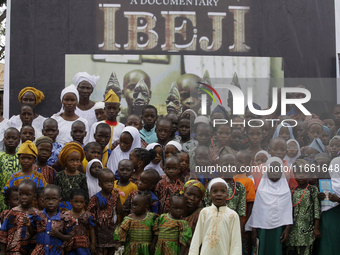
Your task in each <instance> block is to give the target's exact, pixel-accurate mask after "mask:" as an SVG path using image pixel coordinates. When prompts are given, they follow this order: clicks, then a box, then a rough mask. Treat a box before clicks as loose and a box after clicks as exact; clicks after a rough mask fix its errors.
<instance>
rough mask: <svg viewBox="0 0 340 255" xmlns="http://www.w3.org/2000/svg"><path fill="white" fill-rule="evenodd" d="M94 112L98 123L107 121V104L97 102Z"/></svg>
mask: <svg viewBox="0 0 340 255" xmlns="http://www.w3.org/2000/svg"><path fill="white" fill-rule="evenodd" d="M93 109H94V112H95V114H96V119H97V121H103V120H106V113H105V110H104V109H105V103H104V102H97V103H95V104H94V107H93Z"/></svg>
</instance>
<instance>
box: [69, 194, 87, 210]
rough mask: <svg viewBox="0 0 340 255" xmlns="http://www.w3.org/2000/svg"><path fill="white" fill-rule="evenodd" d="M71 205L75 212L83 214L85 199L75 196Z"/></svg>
mask: <svg viewBox="0 0 340 255" xmlns="http://www.w3.org/2000/svg"><path fill="white" fill-rule="evenodd" d="M70 203H71V205H72V209H73V211H74V212H81V211H82V210H83V209H84V207H85V197H83V196H80V195H77V196H74V197H73V198H72V199H71V201H70Z"/></svg>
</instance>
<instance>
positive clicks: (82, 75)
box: [73, 72, 100, 88]
mask: <svg viewBox="0 0 340 255" xmlns="http://www.w3.org/2000/svg"><path fill="white" fill-rule="evenodd" d="M99 80H100V77H99V76H95V75H89V74H88V73H87V72H79V73H77V74H76V75H75V76H74V77H73V81H74V83H75V84H76V85H77V87H78V86H79V83H81V82H82V81H87V82H88V83H90V84H91V86H92V88H95V87H96V86H97V82H98V81H99Z"/></svg>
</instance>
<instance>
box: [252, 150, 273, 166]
mask: <svg viewBox="0 0 340 255" xmlns="http://www.w3.org/2000/svg"><path fill="white" fill-rule="evenodd" d="M269 158H270V155H269V153H268V152H266V151H259V152H258V153H256V154H255V157H254V161H253V164H254V165H255V166H259V165H261V164H263V163H266V162H267V160H268V159H269Z"/></svg>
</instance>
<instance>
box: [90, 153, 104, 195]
mask: <svg viewBox="0 0 340 255" xmlns="http://www.w3.org/2000/svg"><path fill="white" fill-rule="evenodd" d="M102 169H103V164H102V162H101V161H100V160H99V159H96V158H95V159H92V160H91V161H90V162H89V163H88V164H87V166H86V181H87V188H88V190H89V198H91V197H92V196H94V195H95V194H97V193H98V192H99V191H100V190H101V188H100V187H99V184H98V174H99V172H100V170H102Z"/></svg>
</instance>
